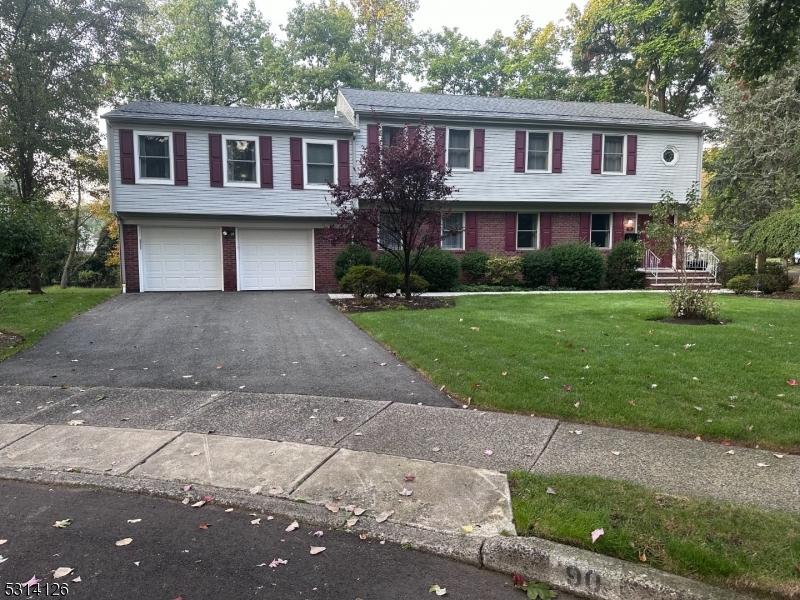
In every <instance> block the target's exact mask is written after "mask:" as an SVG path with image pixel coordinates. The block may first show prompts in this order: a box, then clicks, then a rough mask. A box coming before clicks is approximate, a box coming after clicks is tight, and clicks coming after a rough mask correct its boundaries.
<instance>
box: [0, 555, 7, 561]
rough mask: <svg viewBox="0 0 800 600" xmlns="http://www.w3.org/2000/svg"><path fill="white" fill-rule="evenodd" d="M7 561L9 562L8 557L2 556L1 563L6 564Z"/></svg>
mask: <svg viewBox="0 0 800 600" xmlns="http://www.w3.org/2000/svg"><path fill="white" fill-rule="evenodd" d="M7 560H8V557H7V556H3V555H2V554H0V563H4V562H6V561H7Z"/></svg>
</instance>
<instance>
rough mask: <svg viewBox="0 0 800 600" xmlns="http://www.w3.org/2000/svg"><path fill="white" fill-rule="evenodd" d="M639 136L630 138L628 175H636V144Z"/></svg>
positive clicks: (630, 136)
mask: <svg viewBox="0 0 800 600" xmlns="http://www.w3.org/2000/svg"><path fill="white" fill-rule="evenodd" d="M637 141H638V139H637V136H635V135H629V136H628V175H636V142H637Z"/></svg>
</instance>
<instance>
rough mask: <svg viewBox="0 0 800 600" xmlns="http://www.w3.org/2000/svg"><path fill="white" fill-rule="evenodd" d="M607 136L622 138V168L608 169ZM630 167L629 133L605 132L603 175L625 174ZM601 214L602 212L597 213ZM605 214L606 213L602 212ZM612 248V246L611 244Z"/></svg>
mask: <svg viewBox="0 0 800 600" xmlns="http://www.w3.org/2000/svg"><path fill="white" fill-rule="evenodd" d="M606 136H610V137H621V138H622V170H621V171H606ZM627 169H628V134H626V133H604V134H603V147H602V152H601V153H600V174H601V175H625V173H627ZM597 214H601V213H597ZM602 214H605V213H602ZM609 248H610V246H609Z"/></svg>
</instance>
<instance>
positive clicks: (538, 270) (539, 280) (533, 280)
mask: <svg viewBox="0 0 800 600" xmlns="http://www.w3.org/2000/svg"><path fill="white" fill-rule="evenodd" d="M521 269H522V276H523V277H524V278H525V281H526V282H527V283H528V284H529V285H532V286H533V287H540V286H543V285H550V280H551V279H552V278H553V270H554V266H553V254H552V253H551V252H550V249H549V248H548V249H545V250H534V251H533V252H526V253H525V254H523V255H522V261H521Z"/></svg>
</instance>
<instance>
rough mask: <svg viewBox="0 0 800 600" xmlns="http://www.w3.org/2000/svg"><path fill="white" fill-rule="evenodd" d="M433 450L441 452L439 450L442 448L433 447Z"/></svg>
mask: <svg viewBox="0 0 800 600" xmlns="http://www.w3.org/2000/svg"><path fill="white" fill-rule="evenodd" d="M431 450H432V451H433V452H439V450H441V448H431Z"/></svg>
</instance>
